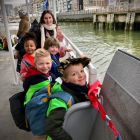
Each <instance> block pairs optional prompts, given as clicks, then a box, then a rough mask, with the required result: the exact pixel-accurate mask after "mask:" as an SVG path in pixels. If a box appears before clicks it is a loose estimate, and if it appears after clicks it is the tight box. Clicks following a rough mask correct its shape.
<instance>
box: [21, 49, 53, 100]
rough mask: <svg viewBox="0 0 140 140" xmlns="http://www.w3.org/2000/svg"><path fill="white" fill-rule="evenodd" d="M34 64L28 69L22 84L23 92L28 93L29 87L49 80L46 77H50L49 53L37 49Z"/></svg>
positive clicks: (50, 61) (50, 62)
mask: <svg viewBox="0 0 140 140" xmlns="http://www.w3.org/2000/svg"><path fill="white" fill-rule="evenodd" d="M34 63H35V64H34V66H33V67H30V69H29V71H28V74H27V78H26V79H25V80H24V82H23V88H24V90H25V92H27V91H28V89H29V88H30V86H31V85H36V84H38V83H40V82H43V81H45V80H50V79H48V77H50V70H51V67H52V60H51V56H50V53H49V52H48V51H46V50H45V49H43V48H40V49H37V50H36V51H35V57H34ZM49 83H50V82H49ZM45 86H46V84H45ZM37 88H40V87H37ZM34 92H35V91H34ZM27 96H28V94H27ZM27 98H28V97H27Z"/></svg>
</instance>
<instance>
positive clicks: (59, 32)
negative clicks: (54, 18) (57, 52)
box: [56, 25, 66, 47]
mask: <svg viewBox="0 0 140 140" xmlns="http://www.w3.org/2000/svg"><path fill="white" fill-rule="evenodd" d="M56 32H57V35H56V38H57V39H58V41H59V44H60V47H65V46H66V42H65V39H64V34H63V32H62V30H61V28H60V26H59V25H57V26H56Z"/></svg>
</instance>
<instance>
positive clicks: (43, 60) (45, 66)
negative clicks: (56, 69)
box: [35, 57, 52, 74]
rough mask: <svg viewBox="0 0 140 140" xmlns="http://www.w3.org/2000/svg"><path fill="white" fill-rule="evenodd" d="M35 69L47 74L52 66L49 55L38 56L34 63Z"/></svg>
mask: <svg viewBox="0 0 140 140" xmlns="http://www.w3.org/2000/svg"><path fill="white" fill-rule="evenodd" d="M35 66H36V69H37V70H38V71H40V72H41V73H43V74H47V73H48V72H49V71H50V70H51V67H52V60H51V57H39V58H38V60H37V61H36V63H35Z"/></svg>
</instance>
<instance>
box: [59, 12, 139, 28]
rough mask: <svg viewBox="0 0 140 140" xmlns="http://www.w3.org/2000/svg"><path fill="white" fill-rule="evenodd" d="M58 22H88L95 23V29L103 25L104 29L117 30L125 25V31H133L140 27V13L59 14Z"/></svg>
mask: <svg viewBox="0 0 140 140" xmlns="http://www.w3.org/2000/svg"><path fill="white" fill-rule="evenodd" d="M57 20H58V21H62V22H63V21H70V22H74V21H88V22H93V24H94V25H95V27H98V26H99V24H102V25H103V28H111V29H117V28H118V27H117V26H118V24H120V25H121V24H123V27H122V28H123V29H124V30H133V29H135V27H139V26H140V11H137V12H135V11H130V12H126V11H124V12H123V11H121V12H97V13H96V12H94V13H90V12H84V11H82V12H80V11H78V12H71V13H68V12H67V13H58V14H57Z"/></svg>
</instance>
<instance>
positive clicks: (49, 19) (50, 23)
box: [40, 10, 56, 47]
mask: <svg viewBox="0 0 140 140" xmlns="http://www.w3.org/2000/svg"><path fill="white" fill-rule="evenodd" d="M40 25H41V47H44V42H45V39H46V38H48V37H54V38H56V21H55V18H54V15H53V13H52V12H51V11H50V10H45V11H43V13H42V15H41V18H40Z"/></svg>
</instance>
